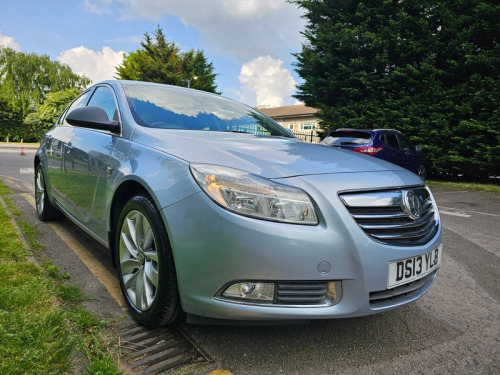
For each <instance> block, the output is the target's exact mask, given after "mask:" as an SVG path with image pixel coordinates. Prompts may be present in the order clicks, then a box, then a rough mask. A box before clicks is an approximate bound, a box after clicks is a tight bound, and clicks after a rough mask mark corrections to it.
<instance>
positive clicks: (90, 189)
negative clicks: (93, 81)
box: [63, 85, 119, 241]
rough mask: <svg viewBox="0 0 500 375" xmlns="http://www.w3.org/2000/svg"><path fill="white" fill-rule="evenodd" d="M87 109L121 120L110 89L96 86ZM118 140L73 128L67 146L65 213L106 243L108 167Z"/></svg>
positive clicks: (64, 187) (108, 135) (106, 133)
mask: <svg viewBox="0 0 500 375" xmlns="http://www.w3.org/2000/svg"><path fill="white" fill-rule="evenodd" d="M87 105H88V106H98V107H101V108H102V109H104V111H105V112H106V114H107V115H108V119H113V118H115V119H117V118H118V117H119V115H118V106H117V104H116V99H115V95H114V92H113V90H112V88H111V87H110V86H108V85H101V86H97V87H96V88H95V90H94V91H93V92H92V93H91V96H90V99H89V101H88V103H87ZM68 113H69V112H68ZM115 137H116V135H115V134H113V133H111V132H109V131H104V130H96V129H89V128H85V127H76V126H74V127H73V126H72V127H71V128H70V131H69V133H68V135H67V137H66V139H65V144H64V162H63V170H64V175H65V176H64V186H63V190H64V194H65V202H64V204H65V209H66V210H67V212H68V213H69V214H70V215H71V216H72V217H73V218H74V219H76V220H77V221H78V222H80V223H81V224H82V225H83V226H85V227H86V228H87V229H89V230H90V231H91V232H93V233H94V234H95V235H96V236H97V237H99V238H100V239H102V240H103V241H105V240H106V238H107V226H106V188H107V186H108V182H107V176H108V173H107V166H108V164H109V157H110V154H111V151H112V150H113V147H114V141H115Z"/></svg>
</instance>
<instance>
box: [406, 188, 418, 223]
mask: <svg viewBox="0 0 500 375" xmlns="http://www.w3.org/2000/svg"><path fill="white" fill-rule="evenodd" d="M403 210H404V211H405V212H406V214H407V215H408V216H409V217H410V219H412V220H418V219H420V215H421V205H420V200H419V199H418V195H417V194H415V192H414V191H413V190H405V191H403Z"/></svg>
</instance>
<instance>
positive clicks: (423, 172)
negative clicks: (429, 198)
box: [417, 164, 427, 180]
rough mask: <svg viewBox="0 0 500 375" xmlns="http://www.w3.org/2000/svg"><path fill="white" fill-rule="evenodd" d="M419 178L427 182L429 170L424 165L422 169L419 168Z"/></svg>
mask: <svg viewBox="0 0 500 375" xmlns="http://www.w3.org/2000/svg"><path fill="white" fill-rule="evenodd" d="M417 174H418V177H420V178H421V179H422V180H425V178H426V177H427V169H426V168H425V166H424V165H423V164H422V165H421V166H420V167H418V173H417Z"/></svg>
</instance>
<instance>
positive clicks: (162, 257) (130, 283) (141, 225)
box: [115, 195, 181, 327]
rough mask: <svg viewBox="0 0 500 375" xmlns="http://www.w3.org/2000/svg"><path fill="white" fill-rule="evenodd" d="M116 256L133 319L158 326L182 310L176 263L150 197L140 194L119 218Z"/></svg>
mask: <svg viewBox="0 0 500 375" xmlns="http://www.w3.org/2000/svg"><path fill="white" fill-rule="evenodd" d="M117 229H118V230H117V232H116V233H117V238H116V241H115V243H116V246H117V248H116V251H115V253H116V257H117V262H116V264H117V267H118V275H119V279H120V286H121V289H122V292H123V295H124V297H125V301H126V303H127V306H128V308H129V311H130V312H131V314H132V316H133V317H134V319H135V320H136V321H137V322H138V323H139V324H142V325H146V326H149V327H156V326H159V325H163V324H169V323H173V322H174V321H176V320H177V319H178V317H179V315H180V312H181V306H180V301H179V292H178V288H177V277H176V272H175V265H174V260H173V255H172V250H171V247H170V242H169V239H168V235H167V232H166V230H165V227H164V225H163V220H162V218H161V215H160V213H159V212H158V210H157V209H156V207H155V205H154V203H153V201H152V200H151V198H149V197H148V196H145V195H137V196H135V197H133V198H131V199H130V200H129V201H128V202H127V203H126V204H125V206H124V207H123V210H122V211H121V214H120V218H119V220H118V227H117Z"/></svg>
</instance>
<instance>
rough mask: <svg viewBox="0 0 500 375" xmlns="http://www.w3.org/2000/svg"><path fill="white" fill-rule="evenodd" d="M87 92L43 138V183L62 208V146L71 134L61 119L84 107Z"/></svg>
mask: <svg viewBox="0 0 500 375" xmlns="http://www.w3.org/2000/svg"><path fill="white" fill-rule="evenodd" d="M88 95H89V91H86V92H84V93H82V94H81V95H80V96H79V97H77V98H76V99H75V100H74V101H73V102H72V103H71V104H70V105H69V107H68V108H67V109H66V111H65V112H64V113H63V114H62V115H61V116H60V117H59V119H58V120H57V122H56V126H55V127H54V128H53V129H52V130H51V131H50V132H49V133H47V135H46V137H45V157H46V160H47V171H46V173H47V176H46V181H45V183H46V184H47V186H48V188H50V190H51V193H52V195H53V197H54V198H55V200H56V201H57V203H58V204H60V205H61V206H62V207H63V208H64V199H65V193H64V177H65V175H64V166H65V160H64V156H65V149H64V145H65V143H66V142H67V139H68V136H69V134H70V132H71V126H70V125H68V124H65V123H64V121H63V119H64V117H65V116H66V114H67V113H68V112H69V111H72V110H73V109H76V108H80V107H82V106H84V105H85V103H86V101H87V99H88Z"/></svg>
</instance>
